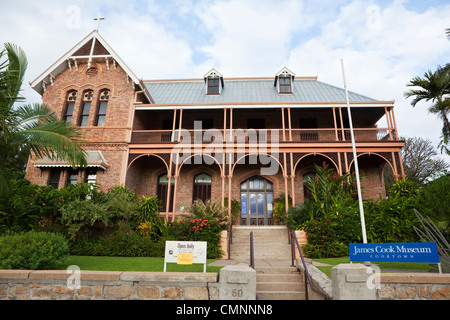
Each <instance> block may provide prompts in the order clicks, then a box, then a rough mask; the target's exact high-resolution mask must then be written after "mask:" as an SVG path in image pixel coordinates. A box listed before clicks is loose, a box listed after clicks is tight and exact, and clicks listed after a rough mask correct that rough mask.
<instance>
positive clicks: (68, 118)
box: [63, 91, 77, 122]
mask: <svg viewBox="0 0 450 320" xmlns="http://www.w3.org/2000/svg"><path fill="white" fill-rule="evenodd" d="M76 99H77V92H76V91H72V92H69V94H68V95H67V99H66V110H65V112H64V116H63V121H65V122H72V116H73V108H74V107H75V100H76Z"/></svg>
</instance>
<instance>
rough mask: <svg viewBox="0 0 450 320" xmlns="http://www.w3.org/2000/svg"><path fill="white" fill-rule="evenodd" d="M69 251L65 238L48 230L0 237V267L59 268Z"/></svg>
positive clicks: (61, 266) (62, 265)
mask: <svg viewBox="0 0 450 320" xmlns="http://www.w3.org/2000/svg"><path fill="white" fill-rule="evenodd" d="M68 253H69V245H68V243H67V240H66V239H65V238H64V237H62V236H60V235H56V234H52V233H48V232H34V231H29V232H26V233H15V234H6V235H3V236H1V237H0V269H31V270H39V269H60V268H63V267H64V263H65V258H66V256H67V255H68Z"/></svg>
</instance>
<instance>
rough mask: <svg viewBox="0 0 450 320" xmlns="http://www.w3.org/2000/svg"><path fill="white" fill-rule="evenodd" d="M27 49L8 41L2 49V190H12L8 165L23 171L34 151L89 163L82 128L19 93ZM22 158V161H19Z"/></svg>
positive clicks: (53, 156) (0, 175)
mask: <svg viewBox="0 0 450 320" xmlns="http://www.w3.org/2000/svg"><path fill="white" fill-rule="evenodd" d="M27 65H28V62H27V58H26V55H25V52H24V51H23V50H22V49H21V48H20V47H18V46H16V45H14V44H11V43H5V49H4V50H3V51H1V52H0V161H1V163H2V166H1V167H0V191H4V192H5V191H7V190H9V186H8V185H9V184H8V178H7V177H6V172H7V170H5V169H6V168H11V167H12V168H16V169H19V170H23V169H24V166H25V164H26V161H27V160H28V156H29V155H30V153H32V154H33V155H35V156H36V157H43V156H48V157H49V158H51V159H56V158H58V159H66V160H68V161H69V162H70V163H71V164H72V166H85V165H86V152H85V151H84V150H83V148H82V147H81V146H80V142H82V139H81V134H80V131H79V129H77V128H76V127H75V126H73V125H71V124H70V123H66V122H63V121H58V120H57V118H56V116H55V113H54V112H53V111H52V110H51V109H50V108H48V107H47V106H44V105H42V104H27V105H23V106H19V107H17V106H16V105H15V104H16V103H18V102H24V98H23V97H21V96H20V95H19V93H20V90H21V89H20V88H21V87H22V83H23V80H24V76H25V71H26V69H27ZM19 160H20V161H19Z"/></svg>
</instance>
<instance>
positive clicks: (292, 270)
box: [255, 265, 299, 275]
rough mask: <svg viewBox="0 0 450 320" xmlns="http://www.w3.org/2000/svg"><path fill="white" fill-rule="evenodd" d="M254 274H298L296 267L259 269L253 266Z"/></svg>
mask: <svg viewBox="0 0 450 320" xmlns="http://www.w3.org/2000/svg"><path fill="white" fill-rule="evenodd" d="M255 271H256V274H257V275H258V274H299V273H298V271H297V268H296V267H289V266H288V267H283V266H275V267H265V266H264V267H259V266H258V265H255Z"/></svg>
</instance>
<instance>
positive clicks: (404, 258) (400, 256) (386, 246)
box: [349, 242, 440, 263]
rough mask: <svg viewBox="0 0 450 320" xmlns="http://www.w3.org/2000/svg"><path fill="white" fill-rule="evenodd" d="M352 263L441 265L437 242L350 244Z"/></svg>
mask: <svg viewBox="0 0 450 320" xmlns="http://www.w3.org/2000/svg"><path fill="white" fill-rule="evenodd" d="M349 251H350V261H352V262H353V261H371V262H424V263H440V260H439V254H438V249H437V244H436V242H403V243H350V244H349Z"/></svg>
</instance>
